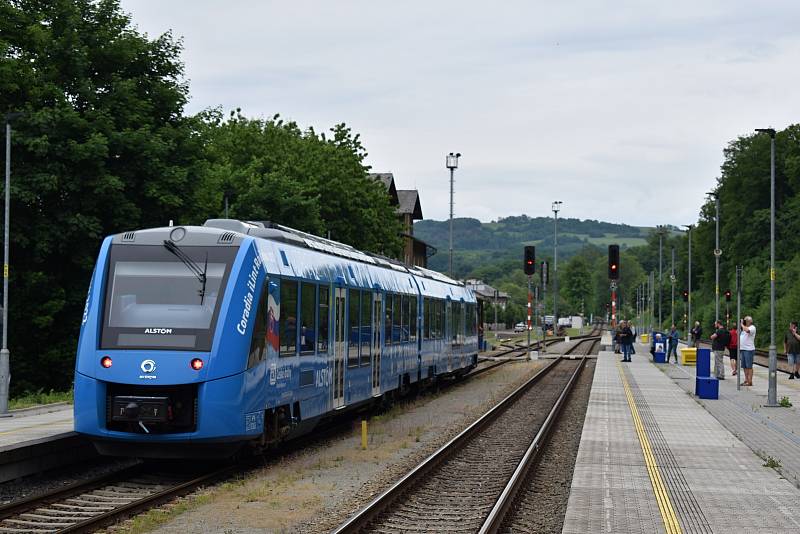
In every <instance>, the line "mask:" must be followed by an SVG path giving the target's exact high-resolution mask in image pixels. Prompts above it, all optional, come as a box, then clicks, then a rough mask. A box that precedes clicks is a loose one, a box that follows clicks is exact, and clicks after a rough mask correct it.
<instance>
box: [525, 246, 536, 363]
mask: <svg viewBox="0 0 800 534" xmlns="http://www.w3.org/2000/svg"><path fill="white" fill-rule="evenodd" d="M523 270H524V271H525V274H526V275H528V357H532V354H533V351H531V328H532V327H531V313H533V309H532V308H531V276H533V274H534V273H535V272H536V247H534V246H526V247H525V263H524V265H523Z"/></svg>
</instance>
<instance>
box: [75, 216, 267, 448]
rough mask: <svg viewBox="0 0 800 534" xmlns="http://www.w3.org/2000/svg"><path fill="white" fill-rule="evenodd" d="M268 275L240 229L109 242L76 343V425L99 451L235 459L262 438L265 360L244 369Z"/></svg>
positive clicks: (131, 235) (159, 231)
mask: <svg viewBox="0 0 800 534" xmlns="http://www.w3.org/2000/svg"><path fill="white" fill-rule="evenodd" d="M264 279H265V274H264V269H263V265H262V264H261V260H260V258H259V257H258V255H257V252H256V247H255V246H254V245H253V240H252V238H249V237H247V236H244V235H242V234H240V233H236V232H229V231H225V230H222V229H217V228H208V227H192V226H187V227H167V228H156V229H149V230H141V231H137V232H128V233H125V234H119V235H116V236H111V237H108V238H106V240H105V241H104V242H103V245H102V247H101V251H100V254H99V257H98V262H97V265H96V267H95V272H94V275H93V277H92V282H91V285H90V289H89V294H88V297H87V301H86V308H85V310H84V314H83V320H82V326H81V335H80V340H79V343H78V353H77V360H76V368H75V408H74V409H75V430H76V431H77V432H79V433H81V434H84V435H86V436H88V437H89V438H90V439H91V440H92V441H93V443H94V444H95V446H96V448H97V449H98V451H99V452H100V453H101V454H105V455H112V456H138V457H160V458H168V457H187V456H206V457H207V456H229V455H231V454H233V453H234V452H235V451H236V450H237V449H238V448H240V447H241V445H242V443H244V442H246V441H248V440H252V439H253V438H256V437H258V436H259V435H260V434H261V432H262V430H263V409H264V398H263V395H260V394H259V391H260V390H261V388H259V387H258V386H259V384H263V380H264V376H263V375H264V367H265V366H263V365H261V366H255V367H251V368H248V365H247V359H248V348H249V346H250V339H249V338H251V337H252V327H251V326H249V325H248V324H247V323H248V321H247V319H248V317H249V313H248V312H249V311H250V310H254V308H255V304H256V303H255V302H252V300H253V299H252V295H258V294H259V291H260V287H261V285H262V284H263V283H264ZM248 295H249V297H248ZM248 298H250V300H249V301H248ZM248 303H249V304H250V306H248ZM229 309H230V313H229ZM251 322H252V321H251Z"/></svg>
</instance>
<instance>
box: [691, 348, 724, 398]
mask: <svg viewBox="0 0 800 534" xmlns="http://www.w3.org/2000/svg"><path fill="white" fill-rule="evenodd" d="M695 370H696V372H697V377H696V378H695V382H694V393H695V395H697V396H698V397H700V398H701V399H719V381H718V380H717V379H716V378H715V377H713V376H711V349H697V360H696V361H695Z"/></svg>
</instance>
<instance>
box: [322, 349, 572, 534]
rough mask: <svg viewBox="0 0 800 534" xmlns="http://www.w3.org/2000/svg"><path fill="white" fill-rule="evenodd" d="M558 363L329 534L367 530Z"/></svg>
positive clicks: (507, 397)
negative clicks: (407, 492) (375, 520)
mask: <svg viewBox="0 0 800 534" xmlns="http://www.w3.org/2000/svg"><path fill="white" fill-rule="evenodd" d="M562 361H564V358H563V357H561V356H559V357H558V358H556V359H554V360H553V361H551V362H550V363H549V364H547V365H546V366H545V367H543V368H542V369H541V370H539V372H537V373H536V374H535V375H534V376H533V377H531V378H530V379H529V380H528V381H527V382H525V383H524V384H522V385H521V386H520V387H518V388H517V389H516V390H514V391H513V392H512V393H510V394H509V395H508V396H506V397H505V398H504V399H503V400H502V401H500V402H499V403H498V404H496V405H495V406H494V407H493V408H492V409H490V410H489V411H488V412H486V413H485V414H483V415H482V416H481V417H480V418H478V419H477V420H476V421H475V422H473V423H472V424H471V425H470V426H469V427H467V428H466V429H465V430H464V431H462V432H461V433H460V434H458V435H457V436H456V437H454V438H453V439H451V440H450V441H448V442H447V443H445V444H444V445H442V446H441V447H440V448H439V449H438V450H437V451H436V452H434V453H433V454H431V455H430V456H429V457H428V458H426V459H425V460H424V461H423V462H422V463H420V464H419V465H417V466H416V467H415V468H414V469H412V470H411V471H409V472H408V473H406V474H405V475H404V476H403V477H402V478H401V479H400V480H398V481H397V482H395V483H394V484H393V485H392V486H391V487H390V488H389V489H387V490H386V491H384V492H383V493H381V494H380V495H379V496H378V497H376V498H375V499H373V500H372V502H370V503H369V504H367V505H366V506H365V507H363V508H362V509H361V510H359V511H358V512H357V513H356V514H355V515H353V516H351V517H350V518H349V519H348V520H347V521H346V522H345V523H343V524H342V525H340V526H339V527H338V528H336V530H334V531H333V534H345V533H347V534H349V533H353V532H360V531H361V530H363V529H365V528H367V526H368V525H369V524H370V523H371V522H372V521H373V520H374V519H376V518H377V517H378V516H379V515H380V514H381V513H383V512H384V511H385V510H386V509H387V508H389V506H391V505H392V504H393V503H394V502H395V501H396V500H397V499H398V498H400V497H401V496H402V495H403V493H405V492H406V491H408V490H410V489H411V487H413V486H414V485H415V484H416V483H417V482H419V481H420V480H421V479H422V478H423V477H424V476H425V475H427V474H428V473H430V472H431V471H432V470H433V469H435V468H436V467H438V466H439V465H441V464H442V463H443V462H444V461H446V460H447V458H449V457H450V456H451V455H452V454H454V453H455V452H456V451H458V450H460V449H461V448H462V447H463V446H464V445H466V444H467V443H468V442H469V441H470V440H471V439H472V438H473V437H475V436H476V435H477V434H478V433H479V432H480V431H481V430H483V429H484V428H485V427H486V426H487V425H488V424H489V423H491V422H492V421H494V420H495V419H496V418H497V417H498V416H499V415H500V414H501V413H503V412H504V411H505V410H506V409H507V408H508V407H510V406H511V405H512V404H513V403H514V402H515V401H516V400H517V399H518V398H519V397H520V396H522V395H523V394H524V393H525V392H527V391H528V390H529V389H530V388H531V387H532V386H533V385H534V384H536V383H537V382H539V380H541V379H542V378H543V377H544V376H547V375H548V374H549V372H550V371H551V370H553V369H554V368H555V367H556V366H557V365H558V364H559V363H560V362H562Z"/></svg>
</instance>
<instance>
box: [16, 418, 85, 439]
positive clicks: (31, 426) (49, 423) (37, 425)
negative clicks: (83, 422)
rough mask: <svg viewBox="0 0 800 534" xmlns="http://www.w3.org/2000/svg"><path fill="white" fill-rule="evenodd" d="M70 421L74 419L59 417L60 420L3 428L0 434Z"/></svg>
mask: <svg viewBox="0 0 800 534" xmlns="http://www.w3.org/2000/svg"><path fill="white" fill-rule="evenodd" d="M70 421H72V419H59V420H58V421H50V422H47V423H38V424H35V425H28V426H21V427H19V428H15V429H13V430H3V431H2V432H0V436H2V435H3V434H13V433H14V432H20V431H22V430H28V429H31V428H37V427H40V426H50V425H57V424H59V423H69V422H70Z"/></svg>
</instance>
